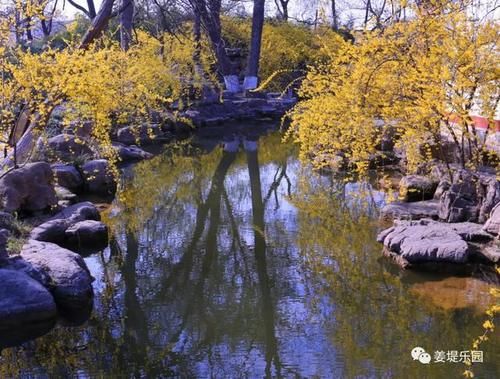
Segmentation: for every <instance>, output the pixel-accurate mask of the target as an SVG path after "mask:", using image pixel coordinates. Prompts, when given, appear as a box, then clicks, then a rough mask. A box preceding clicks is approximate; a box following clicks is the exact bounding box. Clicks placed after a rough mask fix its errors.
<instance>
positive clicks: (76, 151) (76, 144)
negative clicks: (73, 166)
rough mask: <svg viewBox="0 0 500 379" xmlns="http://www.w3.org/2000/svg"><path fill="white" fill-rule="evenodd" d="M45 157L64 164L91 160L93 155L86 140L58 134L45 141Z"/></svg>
mask: <svg viewBox="0 0 500 379" xmlns="http://www.w3.org/2000/svg"><path fill="white" fill-rule="evenodd" d="M47 145H48V149H49V151H48V152H47V155H48V156H50V157H51V158H53V159H55V160H62V161H65V162H69V161H75V160H80V159H84V160H85V159H92V158H93V156H94V153H93V151H92V149H91V148H90V147H89V146H88V143H87V142H86V140H84V139H82V138H80V137H78V136H75V135H72V134H58V135H57V136H54V137H51V138H49V139H48V141H47Z"/></svg>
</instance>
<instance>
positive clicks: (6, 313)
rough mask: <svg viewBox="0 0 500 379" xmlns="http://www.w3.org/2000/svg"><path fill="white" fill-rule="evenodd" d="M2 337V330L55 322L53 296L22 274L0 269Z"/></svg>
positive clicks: (0, 325) (0, 327) (55, 311)
mask: <svg viewBox="0 0 500 379" xmlns="http://www.w3.org/2000/svg"><path fill="white" fill-rule="evenodd" d="M0 283H2V285H0V333H1V334H3V333H2V332H1V330H2V329H7V328H13V327H23V326H24V325H26V324H32V323H38V322H43V321H47V320H52V319H55V317H56V314H57V310H56V304H55V303H54V299H53V297H52V295H51V294H50V293H49V292H48V291H47V290H46V289H45V288H44V287H43V286H42V285H41V284H40V283H38V282H37V281H35V280H33V279H32V278H30V277H29V276H27V275H26V274H24V273H22V272H16V271H12V270H4V269H0Z"/></svg>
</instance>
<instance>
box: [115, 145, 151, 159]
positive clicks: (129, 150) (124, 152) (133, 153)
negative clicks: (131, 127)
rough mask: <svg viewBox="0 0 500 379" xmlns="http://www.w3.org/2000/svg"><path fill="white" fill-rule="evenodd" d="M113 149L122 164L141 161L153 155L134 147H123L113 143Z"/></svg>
mask: <svg viewBox="0 0 500 379" xmlns="http://www.w3.org/2000/svg"><path fill="white" fill-rule="evenodd" d="M113 147H114V148H115V149H116V151H117V153H118V156H119V157H120V160H121V161H122V162H133V161H141V160H144V159H151V158H153V154H151V153H148V152H147V151H144V150H142V149H141V148H139V147H137V146H135V145H131V146H125V145H123V144H121V143H116V142H115V143H113Z"/></svg>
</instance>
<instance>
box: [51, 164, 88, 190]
mask: <svg viewBox="0 0 500 379" xmlns="http://www.w3.org/2000/svg"><path fill="white" fill-rule="evenodd" d="M51 167H52V172H53V173H54V177H55V179H56V183H57V184H58V185H60V186H62V187H65V188H67V189H69V190H70V191H75V192H78V191H79V190H81V189H82V187H83V178H82V176H81V175H80V173H79V172H78V170H77V169H76V167H75V166H73V165H69V164H68V165H67V164H62V163H55V164H53V165H52V166H51Z"/></svg>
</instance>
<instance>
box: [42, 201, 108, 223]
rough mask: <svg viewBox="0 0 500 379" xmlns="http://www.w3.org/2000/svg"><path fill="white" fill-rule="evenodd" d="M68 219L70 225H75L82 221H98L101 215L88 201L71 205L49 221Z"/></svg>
mask: <svg viewBox="0 0 500 379" xmlns="http://www.w3.org/2000/svg"><path fill="white" fill-rule="evenodd" d="M59 219H68V220H69V221H71V223H73V224H74V223H76V222H79V221H84V220H95V221H100V220H101V215H100V214H99V211H98V210H97V208H96V206H95V205H94V204H92V203H91V202H90V201H84V202H81V203H77V204H74V205H71V206H69V207H67V208H65V209H63V210H62V211H61V212H59V213H57V214H56V215H55V216H53V217H51V220H59Z"/></svg>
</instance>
